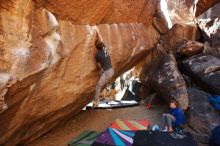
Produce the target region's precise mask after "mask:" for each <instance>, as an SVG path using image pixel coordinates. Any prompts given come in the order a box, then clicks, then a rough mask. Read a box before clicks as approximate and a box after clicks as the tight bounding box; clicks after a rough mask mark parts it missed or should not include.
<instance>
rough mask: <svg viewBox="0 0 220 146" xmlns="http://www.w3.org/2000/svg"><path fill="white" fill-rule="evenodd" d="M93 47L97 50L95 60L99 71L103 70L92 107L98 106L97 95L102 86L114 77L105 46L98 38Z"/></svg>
mask: <svg viewBox="0 0 220 146" xmlns="http://www.w3.org/2000/svg"><path fill="white" fill-rule="evenodd" d="M95 46H96V48H97V50H98V51H97V53H96V56H95V59H96V61H97V63H99V64H100V67H101V69H102V70H103V73H102V76H101V77H100V79H99V82H98V84H97V86H96V93H95V97H94V101H93V107H96V106H97V105H98V101H99V95H100V92H101V90H102V88H103V86H104V85H105V84H106V83H108V82H109V80H110V79H111V78H112V77H113V75H114V69H113V68H112V63H111V58H110V55H109V52H108V50H107V48H106V46H105V44H104V43H103V42H102V41H100V39H99V37H98V39H97V40H96V41H95Z"/></svg>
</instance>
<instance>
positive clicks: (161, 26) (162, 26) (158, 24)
mask: <svg viewBox="0 0 220 146" xmlns="http://www.w3.org/2000/svg"><path fill="white" fill-rule="evenodd" d="M153 25H154V27H155V28H156V29H157V30H158V31H159V32H160V34H165V33H166V32H167V31H168V30H169V28H168V23H167V20H166V18H165V16H164V14H163V11H162V9H161V5H160V1H157V9H156V12H155V14H154V18H153Z"/></svg>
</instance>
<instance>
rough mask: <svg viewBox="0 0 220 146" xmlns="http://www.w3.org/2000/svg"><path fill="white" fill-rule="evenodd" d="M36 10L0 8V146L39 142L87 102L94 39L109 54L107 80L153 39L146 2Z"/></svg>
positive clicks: (25, 2) (27, 3) (95, 75)
mask: <svg viewBox="0 0 220 146" xmlns="http://www.w3.org/2000/svg"><path fill="white" fill-rule="evenodd" d="M44 2H45V1H37V3H34V2H33V1H31V0H8V1H0V8H1V9H0V12H1V16H0V19H1V21H0V22H1V23H0V53H1V59H0V74H1V79H0V93H1V98H0V107H1V111H2V108H3V107H6V106H4V103H6V105H7V106H8V109H6V110H5V111H3V112H2V113H1V114H0V125H1V126H0V135H1V136H0V144H5V145H6V146H8V145H9V146H12V145H15V144H17V143H20V144H22V143H27V142H29V141H31V140H33V139H34V138H36V137H39V136H41V135H42V134H43V133H45V132H47V131H48V130H49V129H51V128H53V127H54V126H56V125H57V124H58V123H59V122H60V121H64V120H65V119H66V118H67V117H68V116H73V115H74V114H77V113H78V112H79V111H80V110H81V109H82V108H83V107H84V105H86V104H87V103H88V102H89V101H90V100H91V99H92V97H93V96H94V95H93V94H94V90H95V86H96V83H97V81H98V79H99V76H100V71H99V70H98V67H97V65H96V62H95V59H94V55H95V52H96V49H95V46H94V40H95V32H96V31H98V32H99V33H100V36H101V38H102V40H103V41H104V43H105V44H106V46H107V47H108V48H109V52H110V55H111V58H112V63H113V68H114V69H115V71H116V75H115V76H117V75H119V74H120V73H121V72H123V71H125V70H127V69H129V68H131V67H133V66H134V65H135V64H136V63H138V62H139V61H140V60H141V59H142V58H143V57H144V56H145V55H146V53H147V51H148V50H149V49H150V48H152V47H153V46H154V45H155V43H156V42H157V41H158V39H159V33H158V32H157V31H156V30H155V29H154V27H153V26H152V25H151V24H152V18H153V14H154V12H155V9H156V8H155V7H154V3H155V2H154V1H150V0H140V1H135V3H134V2H133V1H130V0H125V1H118V0H117V1H111V2H109V1H75V2H73V1H68V0H65V1H63V0H62V1H56V3H55V2H54V1H47V3H44ZM109 3H111V4H110V5H109ZM41 6H43V7H46V8H48V9H49V10H51V11H52V12H53V13H54V14H55V16H54V15H53V14H52V13H50V12H49V11H47V10H46V9H44V8H42V7H41ZM121 7H123V8H125V9H123V10H122V9H121ZM128 8H129V9H128ZM94 10H97V11H94ZM98 14H100V15H98ZM116 14H117V15H116ZM101 15H102V16H101ZM127 22H134V23H127ZM137 22H142V23H137ZM84 23H85V24H87V23H92V24H99V25H93V26H90V25H83V24H84ZM100 23H119V24H100ZM76 24H81V25H76Z"/></svg>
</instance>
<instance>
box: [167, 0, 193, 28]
mask: <svg viewBox="0 0 220 146" xmlns="http://www.w3.org/2000/svg"><path fill="white" fill-rule="evenodd" d="M166 2H167V7H168V12H169V16H170V19H171V22H172V24H173V25H174V24H177V23H187V22H193V20H194V19H193V13H192V11H191V10H190V8H189V7H188V6H192V5H193V3H192V0H175V1H174V0H166Z"/></svg>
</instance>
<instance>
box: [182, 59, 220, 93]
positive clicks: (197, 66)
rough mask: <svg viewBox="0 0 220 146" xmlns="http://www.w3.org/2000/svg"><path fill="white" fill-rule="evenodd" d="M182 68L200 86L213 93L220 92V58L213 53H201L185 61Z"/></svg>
mask: <svg viewBox="0 0 220 146" xmlns="http://www.w3.org/2000/svg"><path fill="white" fill-rule="evenodd" d="M182 70H184V71H185V72H186V73H187V74H188V75H190V76H191V77H192V78H193V79H194V80H195V81H196V82H197V83H198V85H199V86H201V87H203V88H204V89H206V90H208V91H210V92H211V93H213V94H220V82H219V81H220V59H219V58H216V57H214V56H211V55H200V56H195V57H192V58H190V59H187V60H185V61H183V64H182Z"/></svg>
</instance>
